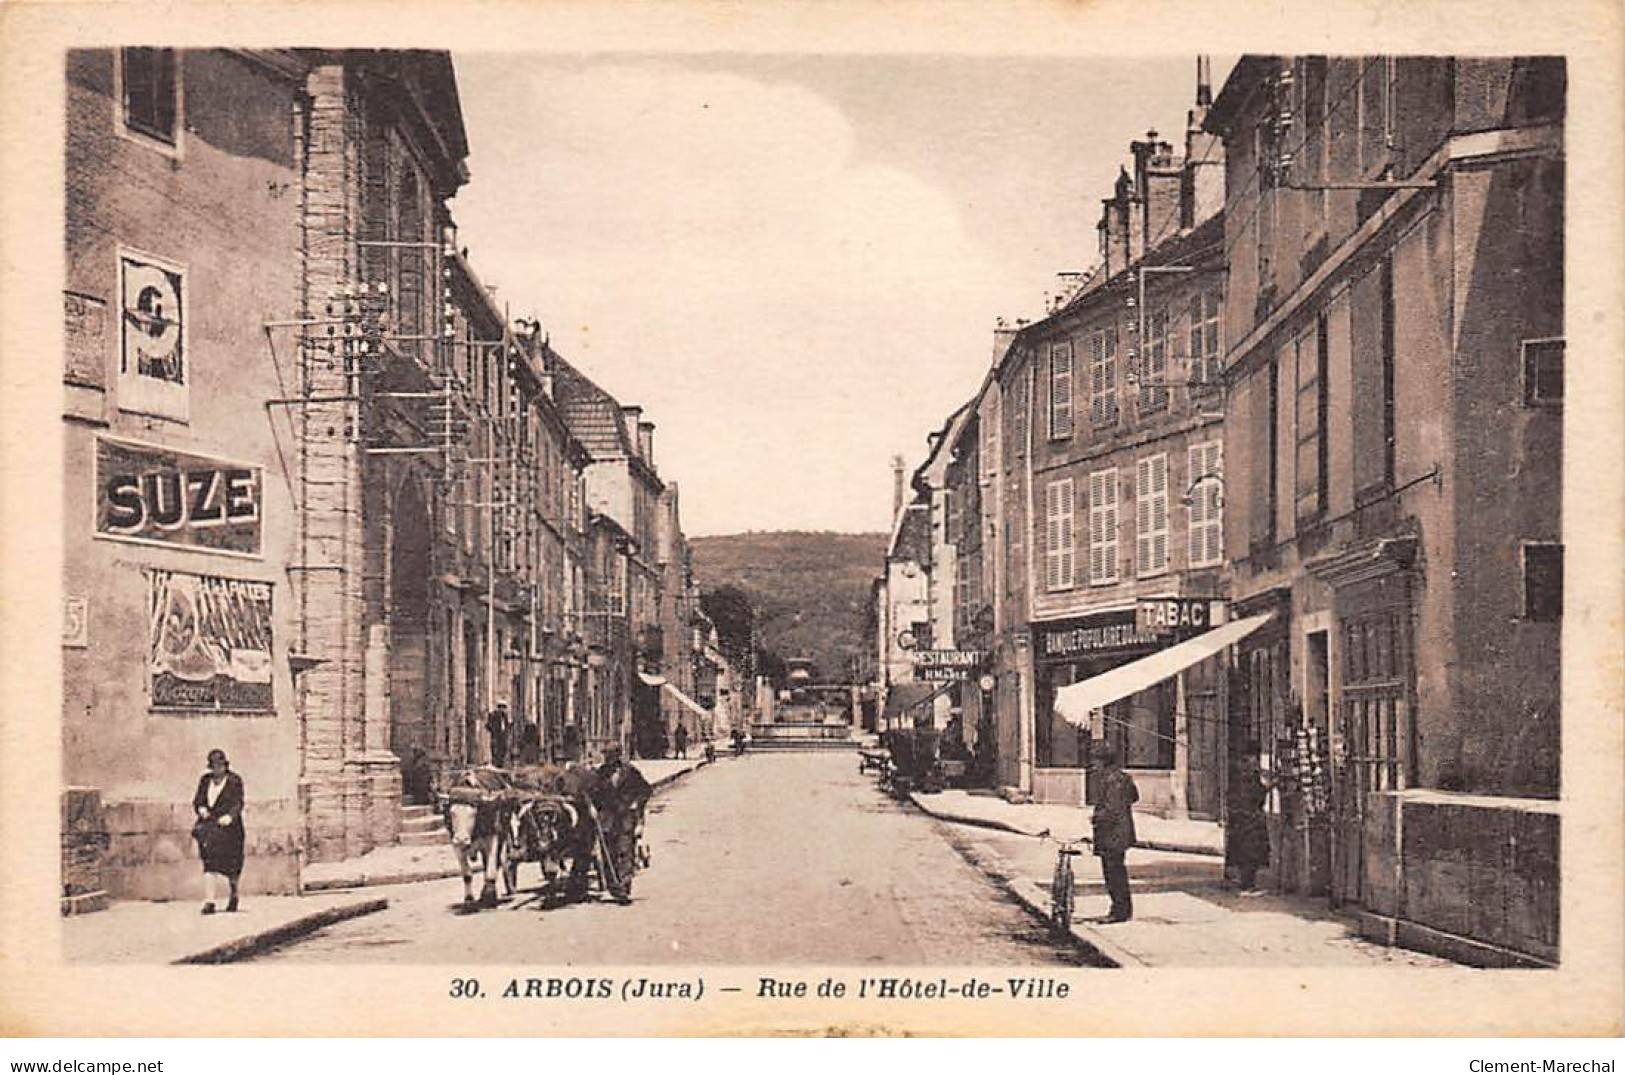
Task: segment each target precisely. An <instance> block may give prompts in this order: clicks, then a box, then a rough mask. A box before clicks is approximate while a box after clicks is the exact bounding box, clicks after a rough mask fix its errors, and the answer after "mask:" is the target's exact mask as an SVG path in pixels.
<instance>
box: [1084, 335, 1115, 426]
mask: <svg viewBox="0 0 1625 1075" xmlns="http://www.w3.org/2000/svg"><path fill="white" fill-rule="evenodd" d="M1089 421H1091V422H1093V423H1094V424H1096V425H1108V424H1110V423H1112V422H1115V421H1117V329H1116V327H1115V326H1114V327H1112V328H1109V329H1100V330H1098V331H1096V332H1095V333H1094V334H1092V335H1091V336H1090V337H1089Z"/></svg>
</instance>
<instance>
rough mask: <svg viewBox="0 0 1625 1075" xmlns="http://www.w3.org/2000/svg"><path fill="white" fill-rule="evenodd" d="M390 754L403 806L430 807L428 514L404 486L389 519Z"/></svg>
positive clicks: (414, 491)
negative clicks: (397, 763) (397, 764)
mask: <svg viewBox="0 0 1625 1075" xmlns="http://www.w3.org/2000/svg"><path fill="white" fill-rule="evenodd" d="M390 522H391V526H390V531H391V536H390V556H389V643H390V644H389V748H390V750H391V751H393V752H394V754H395V756H396V757H397V758H399V759H400V761H401V791H402V794H403V795H404V796H405V798H406V801H407V802H413V803H424V802H428V801H429V796H430V781H431V778H432V773H433V758H432V755H433V752H434V745H435V744H434V738H435V737H434V722H433V720H432V719H431V717H430V713H429V577H430V568H431V566H432V565H431V564H430V550H429V535H430V534H431V533H433V531H432V530H431V529H430V527H429V511H428V508H427V507H426V506H425V505H424V502H423V494H422V492H421V490H419V488H418V485H417V483H416V482H413V481H410V480H409V481H407V482H406V483H405V484H404V485H402V487H401V490H400V492H399V493H398V494H397V495H396V497H395V505H394V511H393V512H392V513H391V516H390Z"/></svg>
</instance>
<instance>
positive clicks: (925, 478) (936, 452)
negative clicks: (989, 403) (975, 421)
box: [909, 392, 981, 494]
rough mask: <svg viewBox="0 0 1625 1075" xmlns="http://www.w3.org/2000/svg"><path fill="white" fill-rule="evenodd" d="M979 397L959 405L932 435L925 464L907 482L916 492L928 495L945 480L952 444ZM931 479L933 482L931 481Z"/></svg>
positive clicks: (916, 469)
mask: <svg viewBox="0 0 1625 1075" xmlns="http://www.w3.org/2000/svg"><path fill="white" fill-rule="evenodd" d="M980 395H981V393H980V392H978V393H977V395H975V396H972V397H971V398H970V399H968V400H966V401H965V402H964V403H962V404H960V406H959V409H958V410H956V411H954V413H952V414H950V415H949V416H948V420H947V421H946V422H944V423H943V425H942V428H941V429H939V430H937V432H936V433H934V434H932V436H931V451H930V453H929V454H927V455H926V457H925V462H923V463H921V464H920V465H919V466H918V467H916V468H915V470H914V476H913V478H912V479H911V480H910V482H909V484H910V485H912V486H913V487H914V489H915V491H916V492H919V493H921V494H925V493H928V492H929V491H930V488H931V486H932V485H941V484H942V483H943V481H944V480H945V477H944V476H945V474H946V473H947V470H948V459H949V458H950V456H951V455H952V452H951V449H952V447H953V444H954V442H955V441H956V440H958V439H959V431H960V430H961V429H962V428H964V425H965V422H966V420H967V418H968V417H969V415H970V413H971V409H972V408H973V407H974V406H975V405H976V401H977V399H978V398H979V397H980ZM933 478H934V479H935V481H933V480H932V479H933Z"/></svg>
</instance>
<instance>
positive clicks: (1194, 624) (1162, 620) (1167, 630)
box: [1134, 597, 1229, 635]
mask: <svg viewBox="0 0 1625 1075" xmlns="http://www.w3.org/2000/svg"><path fill="white" fill-rule="evenodd" d="M1226 609H1227V606H1226V604H1225V602H1223V601H1215V600H1213V599H1211V598H1207V597H1156V598H1141V599H1140V601H1139V603H1138V604H1137V605H1136V606H1135V608H1134V612H1135V616H1136V620H1137V623H1138V626H1139V628H1140V630H1142V631H1148V632H1154V633H1156V634H1159V635H1173V634H1178V635H1188V634H1201V633H1202V632H1203V631H1206V630H1208V629H1209V628H1211V627H1221V626H1223V625H1224V623H1225V621H1226V620H1227V619H1228V618H1229V617H1228V616H1227V615H1226Z"/></svg>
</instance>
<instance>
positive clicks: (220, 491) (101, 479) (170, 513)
mask: <svg viewBox="0 0 1625 1075" xmlns="http://www.w3.org/2000/svg"><path fill="white" fill-rule="evenodd" d="M262 477H263V475H262V470H261V468H259V467H257V466H251V465H248V464H244V463H234V462H227V461H224V460H220V459H213V458H210V457H208V456H202V455H193V454H191V453H188V452H181V451H176V450H174V449H172V448H164V447H161V446H159V445H154V444H142V443H139V442H135V441H124V440H115V439H113V438H111V437H98V438H97V439H96V534H97V536H99V537H109V538H118V539H122V540H125V541H139V542H144V543H147V544H157V545H172V546H178V547H181V548H192V549H197V550H198V551H200V552H220V553H230V554H235V555H238V556H258V555H259V552H260V537H261V519H262V517H263V515H264V512H263V507H264V498H263V489H264V483H263V481H262Z"/></svg>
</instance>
